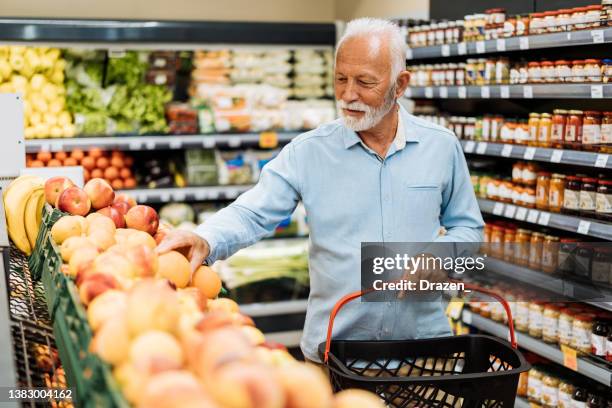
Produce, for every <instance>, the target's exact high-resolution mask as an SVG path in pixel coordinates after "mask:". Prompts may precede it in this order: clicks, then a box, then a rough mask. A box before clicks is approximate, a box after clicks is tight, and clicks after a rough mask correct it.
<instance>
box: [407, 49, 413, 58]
mask: <svg viewBox="0 0 612 408" xmlns="http://www.w3.org/2000/svg"><path fill="white" fill-rule="evenodd" d="M406 59H412V48H406Z"/></svg>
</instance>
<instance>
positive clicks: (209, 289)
mask: <svg viewBox="0 0 612 408" xmlns="http://www.w3.org/2000/svg"><path fill="white" fill-rule="evenodd" d="M191 286H195V287H196V288H198V289H200V290H201V291H202V293H204V295H205V296H206V297H207V298H209V299H214V298H216V297H217V296H218V295H219V292H220V291H221V279H220V278H219V275H217V274H216V273H215V271H213V270H212V269H211V268H210V267H208V266H205V265H202V266H200V267H199V268H198V269H196V271H195V272H194V274H193V279H192V282H191Z"/></svg>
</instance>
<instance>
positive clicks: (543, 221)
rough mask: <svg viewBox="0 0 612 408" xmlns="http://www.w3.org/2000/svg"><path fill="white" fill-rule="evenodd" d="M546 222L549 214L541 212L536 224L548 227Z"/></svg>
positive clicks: (548, 219)
mask: <svg viewBox="0 0 612 408" xmlns="http://www.w3.org/2000/svg"><path fill="white" fill-rule="evenodd" d="M548 221H550V213H547V212H541V213H540V218H538V224H539V225H543V226H547V225H548Z"/></svg>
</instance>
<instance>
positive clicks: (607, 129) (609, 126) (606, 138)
mask: <svg viewBox="0 0 612 408" xmlns="http://www.w3.org/2000/svg"><path fill="white" fill-rule="evenodd" d="M601 143H604V144H612V123H605V124H603V125H601Z"/></svg>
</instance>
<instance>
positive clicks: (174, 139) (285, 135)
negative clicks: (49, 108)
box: [26, 132, 300, 153]
mask: <svg viewBox="0 0 612 408" xmlns="http://www.w3.org/2000/svg"><path fill="white" fill-rule="evenodd" d="M263 134H264V135H267V134H269V133H267V132H266V133H263ZM299 134H300V133H299V132H279V133H276V136H277V139H278V143H279V144H284V143H288V142H290V141H291V139H293V138H294V137H296V136H297V135H299ZM261 135H262V134H260V133H236V134H204V135H159V136H108V137H104V136H102V137H75V138H69V139H32V140H26V153H37V152H40V151H50V152H58V151H63V150H73V149H88V148H91V147H99V148H101V149H104V150H111V149H116V150H124V151H127V150H132V151H134V150H180V149H201V148H205V149H212V148H215V147H233V148H238V147H256V146H259V141H260V137H261Z"/></svg>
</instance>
